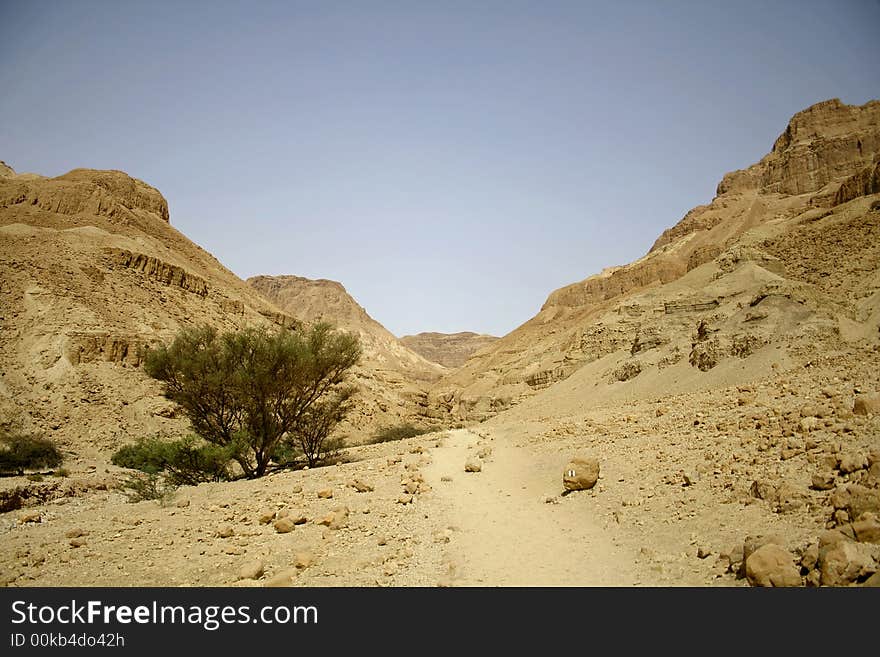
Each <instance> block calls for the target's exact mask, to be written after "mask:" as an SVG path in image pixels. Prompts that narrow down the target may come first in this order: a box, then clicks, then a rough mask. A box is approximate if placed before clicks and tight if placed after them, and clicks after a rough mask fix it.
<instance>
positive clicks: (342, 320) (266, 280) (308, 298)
mask: <svg viewBox="0 0 880 657" xmlns="http://www.w3.org/2000/svg"><path fill="white" fill-rule="evenodd" d="M247 283H248V285H250V286H251V288H253V289H254V290H255V291H256V292H257V293H259V294H260V295H262V296H263V297H264V298H265V299H268V300H269V301H270V302H272V303H273V304H275V305H277V307H278V308H280V309H281V310H282V311H283V312H285V313H287V314H289V315H291V316H292V317H295V318H296V319H298V320H300V321H302V322H306V323H312V322H321V321H324V322H330V323H331V324H333V325H335V326H337V327H338V328H340V329H342V330H345V331H348V332H350V333H354V334H355V335H357V336H358V337H359V338H360V341H361V346H362V348H363V353H364V355H363V360H362V362H361V364H360V365H359V366H358V369H357V376H358V379H359V381H360V384H361V386H362V387H363V388H364V390H368V391H370V392H369V395H370V397H371V398H373V399H375V400H377V404H378V405H379V408H380V410H381V411H383V412H386V413H389V412H390V413H391V416H392V417H386V418H379V419H377V423H381V422H382V421H384V422H385V423H386V424H391V423H392V422H393V421H397V420H398V419H400V418H406V419H407V421H410V420H412V421H419V420H424V408H425V403H426V394H427V389H428V386H429V384H431V383H433V382H435V381H437V380H438V379H439V378H440V377H441V376H442V375H443V373H445V371H446V368H444V367H442V366H441V365H439V364H437V363H433V362H430V361H428V360H426V359H425V358H423V357H422V356H420V355H419V354H417V353H416V352H414V351H412V350H411V349H409V348H407V347H406V346H405V345H403V344H402V343H401V341H400V340H398V339H397V338H396V337H394V335H393V334H392V333H391V332H390V331H389V330H388V329H386V328H385V327H384V326H382V325H381V324H380V323H379V322H377V321H376V320H375V319H373V318H372V317H370V316H369V315H368V314H367V311H366V310H364V309H363V308H362V307H361V306H360V305H359V304H358V303H357V301H355V300H354V299H353V298H352V297H351V295H350V294H349V293H348V292H347V291H346V289H345V287H343V286H342V284H341V283H337V282H336V281H330V280H326V279H318V280H312V279H309V278H302V277H300V276H254V277H252V278H249V279H247Z"/></svg>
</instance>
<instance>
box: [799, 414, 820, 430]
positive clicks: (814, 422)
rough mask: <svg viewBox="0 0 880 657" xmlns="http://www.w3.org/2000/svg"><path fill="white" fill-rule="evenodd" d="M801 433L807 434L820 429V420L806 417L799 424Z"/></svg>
mask: <svg viewBox="0 0 880 657" xmlns="http://www.w3.org/2000/svg"><path fill="white" fill-rule="evenodd" d="M798 426H799V427H800V429H801V431H803V432H804V433H807V432H809V431H815V430H816V429H818V428H819V419H818V418H815V417H805V418H802V419H801V421H800V424H798Z"/></svg>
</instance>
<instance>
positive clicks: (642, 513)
mask: <svg viewBox="0 0 880 657" xmlns="http://www.w3.org/2000/svg"><path fill="white" fill-rule="evenodd" d="M780 129H781V133H780V135H779V137H778V139H776V141H775V143H773V144H768V145H767V146H768V148H769V152H768V154H767V155H766V156H765V157H763V158H762V159H761V160H760V161H759V162H757V163H753V164H750V165H749V163H747V162H744V163H742V164H743V165H744V166H745V167H746V168H743V169H741V170H737V171H734V172H731V173H727V174H724V175H722V174H723V172H720V171H719V172H718V174H719V176H721V179H720V182H719V183H718V186H717V192H716V195H715V197H714V198H713V199H712V201H711V202H710V203H709V204H707V205H700V206H697V207H695V208H693V209H692V210H690V211H689V212H688V213H687V214H686V215H685V216H684V217H683V218H681V219H680V220H679V221H677V223H676V219H677V218H676V217H669V218H668V222H666V225H669V226H670V227H669V228H668V229H667V230H665V231H664V232H663V233H662V234H661V235H659V236H658V237H657V239H656V241H655V242H654V245H653V247H652V248H651V249H650V251H649V252H648V253H646V254H645V255H644V256H643V257H642V258H640V259H638V260H636V261H635V262H632V263H629V264H626V265H622V266H609V267H608V268H606V269H604V270H603V271H601V272H600V273H597V274H594V275H591V276H589V277H588V278H585V279H584V280H582V281H580V282H575V283H572V284H570V285H568V286H566V287H563V288H561V289H558V290H555V291H552V292H550V293H549V295H548V296H547V299H546V301H545V302H544V304H543V306H542V307H541V310H540V312H538V314H537V315H535V316H534V317H532V318H531V319H528V320H527V321H525V322H524V323H523V324H521V325H520V326H519V327H518V328H516V329H515V330H514V331H512V332H510V333H509V334H507V335H504V336H500V337H495V336H489V335H482V334H477V333H469V332H467V333H457V334H441V333H421V334H419V335H412V336H404V337H397V336H395V335H393V334H392V333H391V332H390V331H388V330H387V329H386V328H385V327H383V326H382V325H381V324H380V323H379V322H377V321H376V320H375V319H373V318H372V317H371V316H370V315H369V314H368V312H367V310H368V309H364V308H362V307H361V306H360V305H359V304H358V302H357V301H356V300H355V299H353V298H352V297H351V296H350V295H349V294H348V292H347V291H346V289H345V287H344V286H343V285H344V284H345V283H346V281H342V282H334V281H329V280H310V279H306V278H302V277H299V276H297V275H295V274H296V273H297V271H296V263H291V270H290V272H289V274H290V275H287V276H256V277H252V278H249V279H247V280H242V279H240V278H239V277H237V276H236V275H235V274H234V273H233V272H232V271H230V270H229V269H227V268H226V267H224V265H223V264H222V263H221V262H219V261H218V260H217V259H216V258H215V257H214V256H212V255H211V254H210V253H208V252H207V251H205V250H204V249H202V248H201V247H199V246H198V245H196V244H195V243H194V242H192V241H190V240H189V239H188V238H187V237H186V236H185V235H183V234H182V233H181V232H179V231H178V230H176V229H175V228H174V226H173V219H174V215H173V210H174V209H173V208H170V209H169V206H168V203H167V202H166V200H165V198H164V197H163V196H162V193H161V192H160V191H159V190H157V189H155V188H153V187H152V186H150V185H149V184H148V182H144V181H141V180H138V179H135V178H132V177H130V176H129V175H127V174H126V173H123V172H121V171H99V170H91V169H75V170H73V171H70V172H69V173H66V174H64V175H61V176H58V177H54V178H47V177H43V176H41V175H38V174H34V173H17V172H16V171H15V170H14V168H13V167H14V166H15V163H14V162H10V163H9V164H3V163H0V423H2V426H0V429H2V430H3V431H4V432H21V433H25V434H28V435H37V436H42V437H44V438H49V439H51V440H52V441H53V442H54V443H55V444H56V445H57V446H58V447H59V449H60V450H61V452H62V453H63V456H64V461H63V467H58V468H42V469H33V470H30V471H28V472H25V473H23V474H20V475H19V474H15V473H12V474H10V475H9V476H4V477H2V478H0V511H2V513H0V543H2V547H3V549H2V551H0V581H2V582H3V584H5V585H6V586H15V587H22V586H306V587H313V586H431V587H433V586H517V585H525V586H721V587H733V586H749V585H753V586H870V585H875V586H876V585H878V584H880V573H878V571H880V101H877V100H874V101H870V102H868V103H866V104H864V105H860V106H858V105H847V104H844V103H842V102H841V101H839V100H836V99H832V100H826V101H823V102H819V103H817V104H815V105H812V106H811V107H808V108H806V109H804V110H803V111H800V112H798V113H797V114H795V115H794V116H793V117H792V118H791V120H790V121H789V123H788V125H787V126H780ZM0 155H2V154H0ZM636 191H637V190H636ZM607 264H609V265H610V264H611V263H607ZM587 274H590V272H587V271H585V272H584V275H587ZM524 319H525V318H524ZM319 321H328V322H331V323H332V324H334V325H335V326H337V327H338V328H339V329H341V330H344V331H347V332H350V333H352V334H354V335H356V336H357V337H358V339H359V341H360V344H361V347H362V351H363V355H362V358H361V360H360V362H359V364H358V365H357V366H356V367H355V369H354V371H353V377H352V380H353V383H354V385H355V386H356V387H357V393H356V396H355V398H354V405H353V408H352V410H351V412H349V414H348V415H347V416H346V417H345V419H344V421H343V422H342V423H341V424H340V426H339V427H338V429H337V433H338V434H339V435H340V436H344V437H345V443H344V445H345V446H344V447H343V448H342V450H341V451H340V453H339V454H338V455H337V456H336V458H335V459H334V461H333V463H332V464H329V465H325V466H323V467H313V468H304V467H302V464H299V465H298V466H297V467H295V468H289V469H277V470H275V471H273V472H271V473H270V474H269V475H267V476H265V477H260V478H255V479H244V478H242V479H238V480H235V481H220V482H206V483H201V484H199V485H197V486H180V487H177V488H176V489H174V490H173V491H170V492H169V494H167V495H165V496H163V497H162V498H161V499H147V500H143V501H139V502H131V501H130V499H129V497H130V495H129V494H127V492H126V489H125V488H124V485H123V484H124V482H125V481H126V477H128V476H129V475H130V474H131V471H130V470H128V469H126V468H122V467H119V466H117V465H114V464H113V463H112V462H111V458H112V456H113V454H114V453H115V452H116V451H117V450H119V449H120V448H121V447H123V446H125V445H129V444H133V443H135V442H136V441H137V440H138V439H142V438H146V437H157V436H158V437H170V438H179V437H182V436H185V435H187V434H189V433H191V429H190V427H189V421H188V419H187V417H186V416H185V415H184V414H183V413H181V412H180V409H179V408H177V407H176V405H175V404H174V403H172V402H170V401H169V400H168V399H166V398H165V397H164V396H163V393H162V387H161V384H160V383H159V382H158V381H157V380H155V379H152V378H150V377H149V376H147V374H146V373H145V372H144V369H143V356H144V353H145V350H147V349H150V348H154V347H156V346H157V345H160V344H167V343H168V342H170V341H171V340H172V339H173V338H174V336H175V334H176V333H177V332H178V330H180V329H181V328H183V327H187V326H194V325H198V324H210V325H212V326H214V327H217V328H218V329H221V330H232V329H240V328H244V327H246V326H264V327H268V328H270V329H271V330H278V329H282V328H283V329H286V330H290V331H302V330H305V329H306V328H307V327H309V326H311V325H313V324H314V323H315V322H319ZM426 328H430V327H426ZM396 427H404V428H406V429H407V431H406V432H405V433H401V434H400V435H399V436H395V437H396V438H399V439H394V440H392V439H387V440H380V439H377V437H381V436H382V435H383V432H386V434H385V435H386V436H387V432H388V430H390V429H394V428H396ZM406 436H409V437H406ZM578 457H584V458H586V459H595V461H594V462H595V463H597V464H598V473H597V477H594V478H593V480H592V481H590V482H589V483H588V484H585V485H583V486H570V487H569V488H583V490H568V489H567V488H566V486H565V485H564V478H565V477H566V473H568V472H569V471H571V470H572V468H573V467H580V466H572V465H570V464H571V462H572V459H574V458H578Z"/></svg>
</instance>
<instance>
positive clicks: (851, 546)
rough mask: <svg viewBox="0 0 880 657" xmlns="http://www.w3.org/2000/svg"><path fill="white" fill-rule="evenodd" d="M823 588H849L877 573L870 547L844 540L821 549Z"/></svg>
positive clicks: (820, 566)
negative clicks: (848, 586)
mask: <svg viewBox="0 0 880 657" xmlns="http://www.w3.org/2000/svg"><path fill="white" fill-rule="evenodd" d="M819 570H820V571H821V574H822V579H821V582H822V585H823V586H847V585H849V584H852V583H853V582H856V581H860V580H864V579H867V578H868V577H869V576H870V575H872V574H873V573H875V572H876V571H877V564H876V563H875V562H874V559H873V558H872V556H871V550H870V546H868V545H866V544H864V543H855V542H853V541H849V540H844V541H837V542H836V543H832V544H831V545H825V546H820V548H819Z"/></svg>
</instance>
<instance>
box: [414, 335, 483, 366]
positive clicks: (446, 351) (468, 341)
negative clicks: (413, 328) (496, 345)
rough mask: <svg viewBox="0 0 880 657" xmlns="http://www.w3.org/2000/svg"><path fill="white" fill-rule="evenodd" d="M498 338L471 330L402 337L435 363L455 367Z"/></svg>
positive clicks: (418, 352) (417, 351)
mask: <svg viewBox="0 0 880 657" xmlns="http://www.w3.org/2000/svg"><path fill="white" fill-rule="evenodd" d="M497 339H498V338H497V337H495V336H494V335H482V334H480V333H473V332H471V331H462V332H460V333H419V334H417V335H405V336H403V337H402V338H400V341H401V343H403V344H404V346H406V347H409V348H410V349H412V350H413V351H414V352H416V353H417V354H420V355H422V356H424V357H425V358H427V359H428V360H429V361H432V362H434V363H440V364H441V365H443V366H444V367H448V368H450V369H454V368H456V367H461V366H462V365H464V364H465V361H467V359H468V358H470V357H471V355H473V354H474V353H475V352H477V351H479V350H480V349H483V348H484V347H487V346H489V345H490V344H492V343H493V342H495V341H496V340H497Z"/></svg>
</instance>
